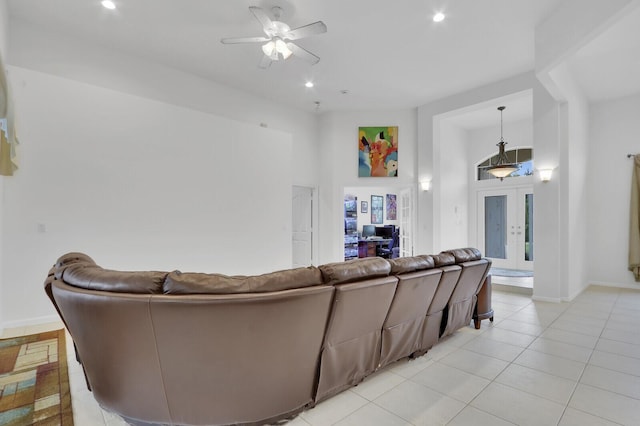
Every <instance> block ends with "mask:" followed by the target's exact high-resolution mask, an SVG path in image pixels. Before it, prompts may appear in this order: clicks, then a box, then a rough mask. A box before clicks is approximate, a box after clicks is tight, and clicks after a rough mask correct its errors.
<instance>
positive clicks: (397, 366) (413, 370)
mask: <svg viewBox="0 0 640 426" xmlns="http://www.w3.org/2000/svg"><path fill="white" fill-rule="evenodd" d="M456 349H457V348H455V347H451V350H452V351H453V350H456ZM429 354H430V352H428V353H427V354H426V355H423V356H421V357H418V358H415V359H401V360H400V361H397V362H395V363H393V364H391V365H389V366H388V367H387V368H388V369H389V371H390V372H392V373H394V374H397V375H398V376H401V377H404V378H405V379H408V378H410V377H413V376H415V375H416V374H418V373H419V372H421V371H422V370H424V369H425V368H427V367H428V366H429V365H431V364H432V363H433V359H431V358H430V357H429Z"/></svg>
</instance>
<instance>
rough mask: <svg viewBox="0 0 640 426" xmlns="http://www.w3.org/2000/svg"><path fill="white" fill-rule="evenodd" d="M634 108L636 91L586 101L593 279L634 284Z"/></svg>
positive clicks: (638, 98) (639, 128) (638, 149)
mask: <svg viewBox="0 0 640 426" xmlns="http://www.w3.org/2000/svg"><path fill="white" fill-rule="evenodd" d="M638 111H640V94H636V95H634V96H629V97H626V98H622V99H617V100H613V101H607V102H599V103H595V104H592V105H591V107H590V114H589V123H590V126H589V131H590V144H589V145H590V146H589V149H590V152H591V155H590V158H589V170H590V173H589V174H588V176H587V185H588V187H589V199H588V207H587V212H588V215H587V218H588V229H589V233H588V238H587V244H588V247H589V250H588V277H589V282H590V283H592V284H603V285H612V286H618V287H628V288H636V289H637V288H638V283H636V282H635V281H634V278H633V274H632V273H631V272H630V271H629V270H628V269H627V266H628V253H629V252H628V247H629V245H628V244H629V200H630V195H629V194H630V193H631V174H632V168H633V160H632V159H629V158H627V154H638V153H640V144H639V143H638V141H639V140H640V139H639V136H638V135H640V120H638Z"/></svg>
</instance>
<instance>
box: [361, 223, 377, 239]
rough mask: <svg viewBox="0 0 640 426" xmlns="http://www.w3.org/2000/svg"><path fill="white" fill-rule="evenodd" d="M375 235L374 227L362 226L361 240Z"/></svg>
mask: <svg viewBox="0 0 640 426" xmlns="http://www.w3.org/2000/svg"><path fill="white" fill-rule="evenodd" d="M375 235H376V226H375V225H362V238H367V237H373V236H375Z"/></svg>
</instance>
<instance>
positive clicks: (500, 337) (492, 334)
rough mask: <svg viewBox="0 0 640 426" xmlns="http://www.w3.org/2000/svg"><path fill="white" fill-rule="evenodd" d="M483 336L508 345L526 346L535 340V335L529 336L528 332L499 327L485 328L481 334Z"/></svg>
mask: <svg viewBox="0 0 640 426" xmlns="http://www.w3.org/2000/svg"><path fill="white" fill-rule="evenodd" d="M482 337H483V338H487V339H491V340H496V341H498V342H503V343H508V344H510V345H515V346H520V347H522V348H526V347H527V346H529V345H530V344H531V342H533V341H534V340H536V337H535V336H530V335H528V334H521V333H517V332H515V331H510V330H504V329H500V328H492V329H490V330H487V331H486V332H485V333H484V334H483V335H482Z"/></svg>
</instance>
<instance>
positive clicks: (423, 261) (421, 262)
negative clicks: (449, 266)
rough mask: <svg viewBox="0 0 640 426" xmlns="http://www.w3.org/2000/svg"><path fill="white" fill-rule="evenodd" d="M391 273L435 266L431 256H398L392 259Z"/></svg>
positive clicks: (390, 262) (390, 261)
mask: <svg viewBox="0 0 640 426" xmlns="http://www.w3.org/2000/svg"><path fill="white" fill-rule="evenodd" d="M389 264H390V265H391V274H393V275H396V274H406V273H407V272H413V271H419V270H422V269H431V268H433V266H434V262H433V258H432V257H431V256H428V255H425V256H414V257H398V258H396V259H390V260H389Z"/></svg>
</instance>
